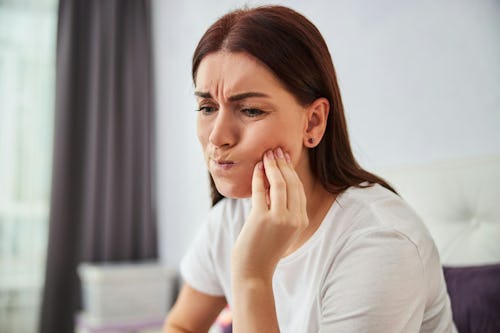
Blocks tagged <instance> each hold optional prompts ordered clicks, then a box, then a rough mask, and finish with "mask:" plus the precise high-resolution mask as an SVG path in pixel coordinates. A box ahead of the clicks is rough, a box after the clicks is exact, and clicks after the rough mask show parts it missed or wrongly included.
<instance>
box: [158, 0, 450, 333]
mask: <svg viewBox="0 0 500 333" xmlns="http://www.w3.org/2000/svg"><path fill="white" fill-rule="evenodd" d="M193 81H194V85H195V96H196V98H197V101H198V105H199V107H198V112H199V114H198V138H199V140H200V143H201V145H202V147H203V151H204V154H205V158H206V162H207V166H208V170H209V172H210V175H211V180H212V194H213V204H214V206H213V208H212V210H211V212H210V214H209V218H208V221H207V222H206V223H205V224H204V226H203V230H202V231H201V232H200V234H199V235H198V238H197V239H196V241H195V243H194V244H193V246H192V247H191V249H190V251H189V252H188V254H187V255H186V257H185V258H184V259H183V262H182V264H181V272H182V275H183V278H184V282H185V284H184V286H183V287H182V290H181V292H180V295H179V298H178V300H177V302H176V304H175V305H174V307H173V309H172V310H171V312H170V314H169V316H168V317H167V321H166V324H165V331H166V332H202V331H207V330H208V329H209V327H210V325H211V324H212V322H213V321H214V319H215V318H216V316H217V314H218V313H219V312H220V311H221V309H223V308H224V307H225V306H226V304H229V306H230V308H231V309H232V313H233V328H234V331H235V332H238V333H241V332H279V331H281V332H301V333H303V332H451V331H454V326H453V323H452V319H451V310H450V303H449V299H448V295H447V292H446V286H445V282H444V279H443V274H442V271H441V266H440V262H439V257H438V253H437V251H436V247H435V245H434V243H433V241H432V239H431V237H430V235H429V233H428V232H427V230H426V229H425V227H424V225H423V224H422V222H421V221H420V220H419V218H418V217H417V216H416V215H415V214H414V213H413V212H412V210H411V209H410V208H409V207H408V206H407V205H406V204H405V203H404V202H403V200H402V199H401V198H400V197H399V196H397V194H396V193H395V192H394V190H393V189H392V188H391V187H390V186H389V185H388V184H387V183H386V182H385V181H384V180H383V179H380V178H379V177H377V176H375V175H373V174H371V173H369V172H367V171H365V170H363V169H362V168H361V167H360V166H359V165H358V164H357V162H356V161H355V159H354V156H353V153H352V151H351V147H350V143H349V138H348V134H347V126H346V121H345V118H344V111H343V106H342V101H341V97H340V92H339V87H338V84H337V80H336V76H335V71H334V67H333V64H332V60H331V56H330V54H329V51H328V48H327V45H326V43H325V41H324V40H323V38H322V37H321V34H320V33H319V31H318V30H317V28H316V27H315V26H314V25H313V24H312V23H311V22H309V21H308V20H307V19H306V18H305V17H303V16H302V15H300V14H298V13H296V12H295V11H293V10H291V9H288V8H285V7H281V6H270V7H258V8H253V9H244V10H237V11H234V12H231V13H229V14H227V15H225V16H223V17H222V18H220V19H219V20H218V21H217V22H215V23H214V24H213V25H212V26H211V27H210V28H209V29H208V30H207V31H206V33H205V34H204V35H203V37H202V38H201V40H200V42H199V44H198V47H197V48H196V50H195V53H194V57H193Z"/></svg>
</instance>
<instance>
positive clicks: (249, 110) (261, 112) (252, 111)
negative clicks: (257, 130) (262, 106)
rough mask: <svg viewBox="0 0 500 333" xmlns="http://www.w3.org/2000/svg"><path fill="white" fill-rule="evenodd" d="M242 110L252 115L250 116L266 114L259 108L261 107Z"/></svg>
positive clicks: (248, 115)
mask: <svg viewBox="0 0 500 333" xmlns="http://www.w3.org/2000/svg"><path fill="white" fill-rule="evenodd" d="M241 112H243V113H244V114H245V115H246V116H247V117H250V118H253V117H258V116H260V115H262V114H264V111H262V110H259V109H242V110H241Z"/></svg>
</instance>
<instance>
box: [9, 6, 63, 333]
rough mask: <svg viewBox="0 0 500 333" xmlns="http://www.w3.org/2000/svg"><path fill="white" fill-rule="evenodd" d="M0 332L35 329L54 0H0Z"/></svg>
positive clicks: (47, 174)
mask: <svg viewBox="0 0 500 333" xmlns="http://www.w3.org/2000/svg"><path fill="white" fill-rule="evenodd" d="M0 22H1V24H0V331H1V332H34V331H35V330H36V325H37V320H38V313H39V305H40V301H41V298H40V296H41V288H42V285H43V276H44V265H45V253H46V245H47V234H48V212H49V209H48V208H49V197H50V181H51V164H52V140H53V122H54V99H55V50H56V27H57V3H56V0H10V1H6V0H0Z"/></svg>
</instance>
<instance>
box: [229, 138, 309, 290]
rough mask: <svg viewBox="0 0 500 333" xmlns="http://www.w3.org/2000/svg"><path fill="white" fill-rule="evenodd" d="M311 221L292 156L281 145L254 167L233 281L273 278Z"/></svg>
mask: <svg viewBox="0 0 500 333" xmlns="http://www.w3.org/2000/svg"><path fill="white" fill-rule="evenodd" d="M266 178H267V183H269V188H266ZM308 224H309V221H308V217H307V211H306V196H305V193H304V188H303V186H302V182H301V181H300V179H299V176H298V175H297V173H296V172H295V169H294V168H293V165H292V162H291V160H290V156H289V155H288V153H284V152H283V151H282V149H281V148H277V149H275V150H274V152H273V151H268V152H266V153H265V154H264V158H263V162H259V163H257V164H256V166H255V169H254V173H253V178H252V210H251V211H250V214H249V216H248V219H247V220H246V222H245V224H244V225H243V228H242V230H241V232H240V235H239V236H238V239H237V241H236V244H235V246H234V249H233V253H232V275H233V280H234V279H237V280H238V279H259V280H267V281H270V280H271V279H272V276H273V273H274V270H275V268H276V265H277V263H278V261H279V260H280V258H281V257H283V255H284V254H285V253H286V251H287V250H288V249H289V248H290V246H291V245H292V244H293V242H294V240H297V237H298V236H299V234H300V232H301V231H303V230H304V229H305V228H306V227H307V226H308Z"/></svg>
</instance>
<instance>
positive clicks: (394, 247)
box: [320, 228, 426, 333]
mask: <svg viewBox="0 0 500 333" xmlns="http://www.w3.org/2000/svg"><path fill="white" fill-rule="evenodd" d="M423 270H424V267H423V264H422V260H421V258H420V255H419V252H418V248H417V247H416V245H415V244H414V243H413V242H412V241H411V240H409V239H408V238H407V237H406V236H405V235H402V234H400V233H398V232H397V231H395V230H394V229H391V228H387V229H383V230H380V229H377V230H371V231H368V232H367V231H365V232H364V233H362V234H360V235H357V236H356V237H353V239H351V240H350V241H348V242H346V244H345V248H344V249H343V250H342V251H341V252H340V253H339V256H338V257H337V259H336V260H335V262H334V264H333V265H332V267H331V268H330V271H329V274H328V275H327V277H326V279H325V283H324V285H323V288H322V290H321V293H322V304H321V312H322V320H321V325H320V332H325V333H326V332H419V330H420V326H421V324H422V318H423V314H424V309H425V302H426V295H425V289H426V288H425V283H426V282H425V281H424V271H423Z"/></svg>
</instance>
